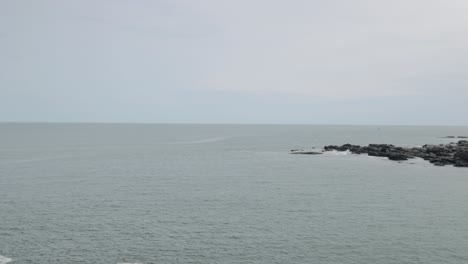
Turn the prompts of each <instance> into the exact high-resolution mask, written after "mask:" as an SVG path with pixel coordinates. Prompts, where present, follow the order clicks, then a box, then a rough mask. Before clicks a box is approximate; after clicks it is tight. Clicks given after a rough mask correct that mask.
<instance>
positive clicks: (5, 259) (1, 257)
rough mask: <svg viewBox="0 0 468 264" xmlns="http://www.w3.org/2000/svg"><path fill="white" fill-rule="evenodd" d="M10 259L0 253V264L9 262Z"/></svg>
mask: <svg viewBox="0 0 468 264" xmlns="http://www.w3.org/2000/svg"><path fill="white" fill-rule="evenodd" d="M11 261H12V259H11V258H7V257H4V256H2V255H0V264H6V263H8V262H11Z"/></svg>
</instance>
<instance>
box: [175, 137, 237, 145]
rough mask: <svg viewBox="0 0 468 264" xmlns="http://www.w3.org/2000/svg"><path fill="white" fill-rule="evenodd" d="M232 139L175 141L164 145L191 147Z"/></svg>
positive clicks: (215, 138) (216, 138) (214, 138)
mask: <svg viewBox="0 0 468 264" xmlns="http://www.w3.org/2000/svg"><path fill="white" fill-rule="evenodd" d="M230 138H233V137H213V138H204V139H199V140H191V141H175V142H168V143H166V144H170V145H192V144H205V143H214V142H219V141H225V140H228V139H230Z"/></svg>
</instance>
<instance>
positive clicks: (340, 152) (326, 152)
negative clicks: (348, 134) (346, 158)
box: [324, 150, 352, 156]
mask: <svg viewBox="0 0 468 264" xmlns="http://www.w3.org/2000/svg"><path fill="white" fill-rule="evenodd" d="M324 153H325V154H328V155H336V156H342V155H349V154H352V153H351V151H349V150H346V151H337V150H332V151H325V152H324Z"/></svg>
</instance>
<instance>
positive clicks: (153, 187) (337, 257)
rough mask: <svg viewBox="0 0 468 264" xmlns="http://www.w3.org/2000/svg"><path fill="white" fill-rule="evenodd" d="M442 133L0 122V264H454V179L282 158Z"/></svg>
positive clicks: (463, 206)
mask: <svg viewBox="0 0 468 264" xmlns="http://www.w3.org/2000/svg"><path fill="white" fill-rule="evenodd" d="M447 135H468V128H467V127H389V126H383V127H374V126H277V125H151V124H140V125H139V124H7V123H4V124H0V255H1V256H4V258H3V259H2V257H1V256H0V263H6V261H7V260H6V258H11V259H12V260H13V261H12V262H11V263H12V264H13V263H15V264H16V263H18V264H20V263H34V264H46V263H47V264H49V263H57V264H58V263H60V264H68V263H97V264H100V263H102V264H104V263H125V262H128V263H143V264H149V263H200V264H202V263H203V264H206V263H262V264H271V263H304V264H305V263H336V264H347V263H350V264H351V263H353V264H354V263H356V264H367V263H368V264H371V263H372V264H374V263H383V264H387V263H424V264H428V263H434V264H435V263H437V264H439V263H468V251H467V249H468V206H467V204H468V191H467V190H468V169H466V168H454V167H435V166H432V165H431V164H429V163H426V162H425V161H421V160H413V161H409V162H404V163H397V162H392V161H388V160H385V159H382V158H376V157H368V156H356V155H344V154H342V153H329V154H324V155H318V156H317V155H314V156H307V155H290V154H288V152H289V150H290V149H292V148H308V147H312V146H316V147H322V146H324V145H327V144H343V143H348V142H349V143H353V144H368V143H393V144H396V145H405V146H416V145H422V144H426V143H447V142H450V139H443V138H439V137H441V136H447ZM452 140H453V139H452ZM412 163H414V164H412Z"/></svg>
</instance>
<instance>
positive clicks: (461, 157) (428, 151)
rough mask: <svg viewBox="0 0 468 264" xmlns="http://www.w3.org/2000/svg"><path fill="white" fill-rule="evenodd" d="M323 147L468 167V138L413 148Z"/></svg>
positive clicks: (389, 157) (384, 145)
mask: <svg viewBox="0 0 468 264" xmlns="http://www.w3.org/2000/svg"><path fill="white" fill-rule="evenodd" d="M323 149H324V150H325V151H333V150H335V151H350V152H351V153H354V154H367V155H369V156H377V157H387V158H388V159H390V160H396V161H402V160H408V159H412V158H416V157H418V158H422V159H424V160H427V161H429V162H430V163H432V164H434V165H436V166H445V165H453V166H455V167H468V140H460V141H458V142H456V143H455V142H452V143H450V144H440V145H424V146H422V147H413V148H404V147H397V146H394V145H391V144H369V145H368V146H359V145H351V144H344V145H342V146H336V145H330V146H325V147H324V148H323Z"/></svg>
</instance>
